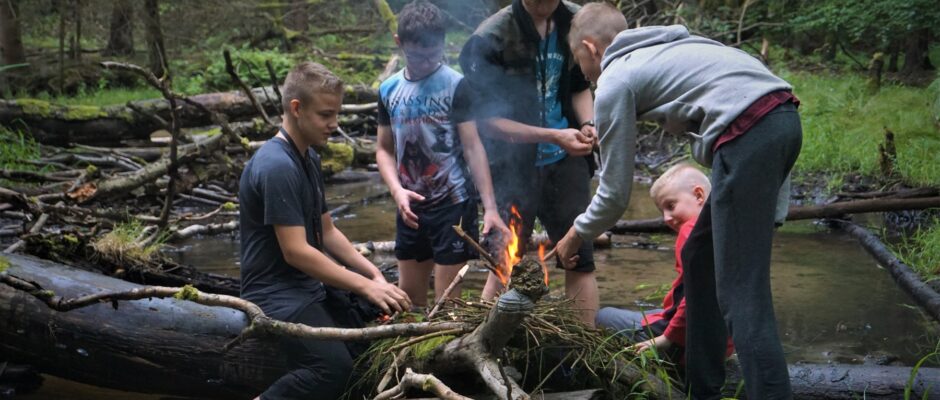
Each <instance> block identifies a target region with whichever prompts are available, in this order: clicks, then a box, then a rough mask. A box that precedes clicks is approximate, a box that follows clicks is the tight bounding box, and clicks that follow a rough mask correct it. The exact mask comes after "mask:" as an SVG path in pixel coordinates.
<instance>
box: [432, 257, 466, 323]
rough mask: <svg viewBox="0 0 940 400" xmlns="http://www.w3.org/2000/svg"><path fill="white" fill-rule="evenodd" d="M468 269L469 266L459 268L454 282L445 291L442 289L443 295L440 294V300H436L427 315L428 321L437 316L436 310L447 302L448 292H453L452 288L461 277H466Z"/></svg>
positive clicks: (461, 279) (460, 280)
mask: <svg viewBox="0 0 940 400" xmlns="http://www.w3.org/2000/svg"><path fill="white" fill-rule="evenodd" d="M468 269H470V265H466V264H465V265H464V266H463V268H460V272H457V276H455V277H454V280H452V281H450V285H448V286H447V289H444V293H442V294H441V298H440V299H437V303H435V304H434V308H432V309H431V312H429V313H428V321H430V320H431V317H433V316H434V314H437V310H438V309H439V308H441V305H442V304H444V302H445V301H447V296H450V292H453V291H454V288H455V287H457V285H459V284H460V282H462V281H463V276H464V275H466V273H467V270H468Z"/></svg>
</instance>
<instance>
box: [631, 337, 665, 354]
mask: <svg viewBox="0 0 940 400" xmlns="http://www.w3.org/2000/svg"><path fill="white" fill-rule="evenodd" d="M670 345H672V341H671V340H669V339H667V338H666V335H659V336H657V337H654V338H652V339H650V340H646V341H642V342H640V343H637V344H634V345H633V346H630V347H627V350H630V351H632V352H634V353H636V354H640V353H642V352H644V351H646V350H649V349H651V348H655V349H656V351H660V350H665V349H666V348H668V347H669V346H670Z"/></svg>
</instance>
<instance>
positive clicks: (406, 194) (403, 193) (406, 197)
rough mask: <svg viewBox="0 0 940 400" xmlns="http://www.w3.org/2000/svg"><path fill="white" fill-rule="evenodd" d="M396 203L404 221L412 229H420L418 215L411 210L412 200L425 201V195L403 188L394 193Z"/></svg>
mask: <svg viewBox="0 0 940 400" xmlns="http://www.w3.org/2000/svg"><path fill="white" fill-rule="evenodd" d="M392 197H393V198H394V199H395V204H398V213H399V214H401V219H402V221H404V222H405V225H408V227H409V228H411V229H418V216H417V215H416V214H415V213H414V212H412V211H411V201H412V200H414V201H423V200H424V196H422V195H420V194H417V193H415V192H412V191H410V190H408V189H405V188H401V189H398V190H397V191H395V192H393V193H392Z"/></svg>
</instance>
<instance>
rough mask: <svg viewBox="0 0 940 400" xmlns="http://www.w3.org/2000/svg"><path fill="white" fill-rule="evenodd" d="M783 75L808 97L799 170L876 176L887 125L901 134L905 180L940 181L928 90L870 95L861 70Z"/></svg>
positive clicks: (939, 148) (894, 89)
mask: <svg viewBox="0 0 940 400" xmlns="http://www.w3.org/2000/svg"><path fill="white" fill-rule="evenodd" d="M780 75H781V76H782V77H783V78H784V79H786V80H787V81H789V82H790V83H791V84H793V86H794V91H795V93H796V95H797V96H799V98H800V100H801V101H802V105H801V106H800V115H801V118H802V121H803V150H802V152H801V154H800V159H799V161H797V165H796V168H797V170H798V171H802V172H811V171H826V172H827V173H858V174H863V175H876V174H877V173H878V144H879V143H881V142H882V141H883V140H884V128H885V127H887V128H888V129H890V130H891V131H892V132H894V133H895V143H896V146H897V154H898V160H897V166H896V167H897V172H898V173H899V174H900V176H901V179H902V180H904V181H905V183H908V184H911V185H918V186H920V185H935V184H936V183H937V182H940V163H937V162H936V154H938V153H940V139H938V138H937V127H936V125H934V117H933V116H932V115H931V113H930V110H929V108H928V104H929V102H928V99H929V98H930V96H929V95H928V91H927V89H920V88H910V87H903V86H896V85H889V86H884V87H882V89H881V91H879V92H878V93H877V94H875V95H870V94H869V93H867V91H866V82H865V78H864V77H862V76H860V75H856V74H844V75H829V74H818V75H814V74H808V73H799V72H787V71H784V72H782V73H781V74H780Z"/></svg>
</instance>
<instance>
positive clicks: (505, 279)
mask: <svg viewBox="0 0 940 400" xmlns="http://www.w3.org/2000/svg"><path fill="white" fill-rule="evenodd" d="M509 232H510V237H509V241H508V242H507V243H506V249H505V251H504V253H503V264H502V265H500V268H499V270H498V271H496V276H497V277H498V278H499V280H500V282H502V283H503V286H508V285H509V279H510V277H511V276H512V269H513V267H514V266H515V265H516V264H518V263H520V262H522V256H523V255H524V254H523V253H522V238H521V236H522V215H521V214H519V210H518V209H517V208H516V206H515V204H514V205H512V207H510V215H509ZM539 264H540V265H541V266H542V271H543V272H544V275H545V284H546V285H548V268H546V267H545V245H544V244H539Z"/></svg>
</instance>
